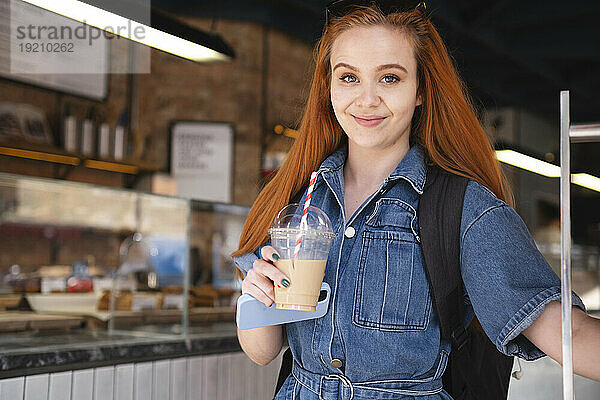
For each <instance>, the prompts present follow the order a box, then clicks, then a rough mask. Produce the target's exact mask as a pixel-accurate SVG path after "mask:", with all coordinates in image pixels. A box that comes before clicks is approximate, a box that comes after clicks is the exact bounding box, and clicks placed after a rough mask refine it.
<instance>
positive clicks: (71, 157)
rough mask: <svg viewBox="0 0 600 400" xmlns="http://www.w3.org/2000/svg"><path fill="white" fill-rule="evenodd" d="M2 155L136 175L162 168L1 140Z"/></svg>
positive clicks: (137, 161)
mask: <svg viewBox="0 0 600 400" xmlns="http://www.w3.org/2000/svg"><path fill="white" fill-rule="evenodd" d="M0 155H4V156H10V157H18V158H25V159H29V160H38V161H46V162H50V163H54V164H62V165H69V166H73V167H75V166H83V167H86V168H92V169H98V170H102V171H110V172H118V173H123V174H129V175H136V174H138V173H140V172H158V171H161V170H162V168H161V167H160V166H158V165H156V164H152V163H148V162H144V161H140V160H115V159H99V158H97V157H89V156H86V155H84V154H80V153H69V152H66V151H64V150H63V149H59V148H57V147H54V146H49V145H44V144H34V143H18V144H15V143H14V142H12V143H6V142H0Z"/></svg>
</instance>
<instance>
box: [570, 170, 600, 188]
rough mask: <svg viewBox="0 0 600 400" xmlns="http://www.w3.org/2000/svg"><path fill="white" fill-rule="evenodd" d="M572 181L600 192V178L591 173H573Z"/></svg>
mask: <svg viewBox="0 0 600 400" xmlns="http://www.w3.org/2000/svg"><path fill="white" fill-rule="evenodd" d="M571 182H573V183H574V184H576V185H579V186H583V187H585V188H588V189H591V190H595V191H597V192H600V178H597V177H595V176H593V175H590V174H572V175H571Z"/></svg>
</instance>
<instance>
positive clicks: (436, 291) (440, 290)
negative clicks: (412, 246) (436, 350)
mask: <svg viewBox="0 0 600 400" xmlns="http://www.w3.org/2000/svg"><path fill="white" fill-rule="evenodd" d="M467 183H468V179H467V178H465V177H462V176H459V175H454V174H450V173H447V172H445V171H442V170H440V169H439V168H438V167H428V170H427V181H426V184H425V188H424V191H423V194H422V195H421V198H420V199H419V207H418V211H417V215H418V219H419V233H420V236H421V247H422V250H423V258H424V264H425V272H426V274H427V279H428V281H429V289H430V292H431V297H432V300H433V307H434V309H435V311H436V314H437V317H438V319H439V321H440V328H441V333H442V337H443V338H445V339H448V340H450V341H452V346H453V350H456V349H457V348H461V347H462V346H463V345H464V344H465V343H466V340H467V338H468V335H467V333H466V330H465V329H464V327H463V321H464V298H463V283H462V277H461V271H460V223H461V218H462V208H463V200H464V196H465V191H466V188H467Z"/></svg>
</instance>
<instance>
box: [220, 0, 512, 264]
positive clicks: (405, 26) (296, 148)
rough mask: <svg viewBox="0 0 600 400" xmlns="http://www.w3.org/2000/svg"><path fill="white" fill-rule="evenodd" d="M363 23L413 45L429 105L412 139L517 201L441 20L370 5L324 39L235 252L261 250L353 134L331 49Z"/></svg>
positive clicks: (446, 164) (336, 24)
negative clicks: (342, 119)
mask: <svg viewBox="0 0 600 400" xmlns="http://www.w3.org/2000/svg"><path fill="white" fill-rule="evenodd" d="M356 26H362V27H365V26H366V27H368V26H387V27H390V28H393V29H398V30H400V31H401V32H402V33H404V34H405V35H406V36H407V38H408V39H409V42H410V43H411V45H412V47H413V51H414V54H415V58H416V61H417V79H418V88H417V94H418V95H420V96H421V99H422V101H423V104H422V105H421V106H419V107H417V109H416V110H415V114H414V116H413V121H412V126H411V133H410V135H411V136H410V140H411V143H412V144H420V145H421V146H423V147H424V148H425V151H426V154H427V156H428V158H429V161H430V162H431V163H433V164H435V165H437V166H439V167H440V168H442V169H444V170H446V171H449V172H452V173H455V174H458V175H462V176H465V177H467V178H470V179H473V180H475V181H477V182H479V183H481V184H483V185H485V186H487V187H488V188H489V189H490V190H491V191H492V192H494V194H496V196H498V198H500V199H502V200H504V201H506V202H507V203H509V204H511V205H512V201H513V200H512V194H511V192H510V188H509V186H508V184H507V181H506V178H505V176H504V174H503V173H502V170H501V169H500V165H499V163H498V161H497V160H496V158H495V155H494V149H493V147H492V144H491V143H490V140H489V139H488V137H487V135H486V133H485V131H484V130H483V128H482V126H481V124H480V123H479V120H478V119H477V117H476V115H475V112H474V109H473V106H472V104H471V101H470V98H469V95H468V94H467V92H466V89H465V86H464V84H463V82H462V80H461V79H460V77H459V76H458V73H457V72H456V69H455V67H454V65H453V63H452V61H451V59H450V57H449V55H448V51H447V50H446V47H445V45H444V43H443V41H442V39H441V38H440V36H439V34H438V33H437V31H436V29H435V28H434V26H433V25H432V24H431V22H430V21H429V20H428V19H426V18H424V17H423V15H422V14H421V12H420V11H417V10H415V11H411V12H403V13H394V14H390V15H384V14H382V13H381V11H379V10H378V9H377V8H376V7H364V8H361V9H359V10H356V11H354V12H352V13H350V14H348V15H346V16H343V17H340V18H337V19H334V20H332V21H331V23H330V24H329V25H328V27H327V28H326V30H325V32H324V33H323V36H322V37H321V39H320V40H319V42H318V43H317V46H316V48H315V52H314V57H315V61H316V68H315V72H314V75H313V80H312V84H311V88H310V93H309V96H308V100H307V103H306V108H305V110H304V115H303V118H302V121H301V123H300V127H299V129H298V137H297V139H296V141H295V142H294V144H293V145H292V148H291V150H290V152H289V154H288V157H287V160H286V161H285V163H284V164H283V165H282V167H281V168H280V169H279V171H278V172H277V174H276V175H275V176H274V177H273V179H272V180H271V181H270V182H269V183H268V184H267V185H266V186H265V187H264V188H263V190H262V191H261V192H260V194H259V195H258V197H257V199H256V201H255V202H254V204H253V205H252V208H251V209H250V213H249V214H248V218H247V219H246V223H245V225H244V229H243V231H242V234H241V237H240V242H239V247H238V250H237V251H235V252H234V253H233V254H232V256H234V257H235V256H238V255H241V254H244V253H250V252H253V251H255V250H256V249H257V248H258V247H259V246H260V245H261V244H262V243H264V242H265V241H266V240H267V230H268V229H269V227H270V225H271V223H272V221H273V219H274V218H275V215H276V214H277V212H279V210H280V209H281V208H283V207H284V206H285V205H286V204H288V203H289V201H290V199H291V198H293V197H294V196H295V195H296V194H297V193H298V192H299V191H300V190H301V189H302V188H303V187H304V186H306V185H307V184H308V180H309V178H310V174H311V172H312V171H315V170H316V169H317V168H318V167H319V165H320V164H321V163H322V162H323V160H325V158H327V156H329V155H330V154H331V153H332V152H333V151H334V150H335V149H336V148H337V147H338V145H339V144H340V142H341V140H342V139H343V137H344V135H345V134H344V132H343V131H342V128H341V126H340V125H339V123H338V122H337V120H336V118H335V115H334V113H333V108H332V105H331V101H330V98H329V96H330V95H329V86H330V82H331V65H330V53H331V47H332V44H333V42H334V41H335V39H336V38H337V37H338V36H339V35H340V34H341V33H342V32H344V31H345V30H347V29H350V28H352V27H356ZM238 272H239V271H238Z"/></svg>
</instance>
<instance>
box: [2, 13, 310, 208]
mask: <svg viewBox="0 0 600 400" xmlns="http://www.w3.org/2000/svg"><path fill="white" fill-rule="evenodd" d="M185 22H186V23H188V24H190V25H193V26H196V27H198V28H200V29H203V30H210V25H211V21H208V20H204V19H198V18H192V19H186V20H185ZM214 28H215V30H216V32H217V33H219V34H220V35H222V36H223V38H224V39H225V41H226V42H228V43H229V44H230V45H231V46H232V47H233V48H234V49H235V52H236V58H235V59H234V60H233V61H231V62H220V63H213V64H199V63H194V62H192V61H188V60H184V59H182V58H179V57H176V56H173V55H170V54H167V53H164V52H161V51H158V50H151V73H150V74H138V75H134V76H133V79H134V81H133V82H129V81H128V75H123V74H112V75H110V76H109V79H108V84H109V89H108V93H109V95H108V98H107V99H106V100H105V101H104V102H95V101H91V100H86V99H82V98H79V97H75V96H70V95H68V94H60V93H57V92H53V91H50V90H45V89H40V88H36V87H34V86H30V85H25V84H21V83H17V82H13V81H10V80H6V79H0V102H4V101H9V102H22V103H28V104H32V105H34V106H37V107H39V108H41V109H42V110H44V111H45V112H46V113H47V117H48V120H49V123H50V127H51V129H52V131H53V134H54V135H55V137H56V141H57V143H58V136H59V132H60V129H61V124H60V120H61V115H63V113H64V110H65V107H66V106H67V104H68V107H69V109H70V111H71V113H72V114H73V115H75V116H77V117H78V118H84V117H85V116H86V115H87V113H88V111H89V109H90V107H95V109H96V110H97V111H98V112H99V113H100V114H101V115H102V118H103V120H104V121H106V122H108V123H109V124H111V125H115V124H116V123H117V122H118V118H119V115H120V114H121V112H122V111H123V110H125V109H126V107H127V104H128V88H130V87H133V88H135V90H134V92H133V93H132V95H133V98H134V102H133V104H134V105H137V110H134V112H133V113H132V115H134V116H135V115H137V116H138V118H137V119H135V118H134V120H133V121H132V127H134V128H136V129H135V130H134V131H133V132H132V140H135V142H136V143H140V144H144V145H143V146H142V147H143V148H139V149H138V152H139V153H140V155H141V159H142V160H143V161H146V162H149V163H151V164H154V165H157V166H159V167H161V168H163V169H166V168H167V162H168V140H169V125H170V123H171V122H172V121H174V120H200V121H220V122H231V123H233V125H234V129H235V138H236V142H235V158H234V179H233V182H234V190H233V202H234V203H238V204H244V205H250V204H251V203H252V201H253V199H254V198H255V197H256V195H257V194H258V191H259V190H260V187H261V185H262V184H263V182H262V179H261V176H260V167H261V156H262V154H263V150H264V149H266V150H270V149H277V150H282V151H286V150H287V149H289V146H290V145H291V140H290V139H287V138H282V137H277V136H275V135H273V133H272V132H273V126H274V125H275V124H284V125H286V126H294V125H295V124H296V123H297V121H298V120H299V118H300V115H301V111H302V107H303V104H304V99H305V97H306V93H307V89H308V87H309V83H310V78H311V75H310V70H311V63H312V48H311V46H309V45H307V44H305V43H302V42H300V41H298V40H296V39H293V38H291V37H288V36H287V35H286V34H285V33H282V32H278V31H273V30H270V29H269V28H266V27H263V26H261V25H257V24H254V23H247V22H236V21H218V22H217V24H216V25H215V27H214ZM111 46H113V48H112V49H111V53H112V54H113V59H112V60H111V62H112V63H113V64H115V63H122V62H123V60H122V59H121V58H117V57H121V56H119V54H123V53H124V51H123V46H125V47H126V46H127V42H126V41H124V40H113V41H111ZM114 47H117V48H116V49H115V48H114ZM125 53H126V51H125ZM130 85H133V86H130ZM136 111H137V112H136ZM0 170H1V171H4V172H13V173H23V174H28V175H37V176H45V177H53V176H60V175H61V173H62V172H64V171H59V172H57V171H56V168H55V166H54V165H52V164H49V163H45V162H33V161H23V160H17V159H13V158H10V157H2V156H0ZM123 178H124V177H123V176H122V175H120V174H116V173H111V172H100V171H92V170H89V169H86V168H83V167H76V168H73V169H72V170H71V171H70V172H69V173H68V175H67V179H70V180H75V181H82V182H90V183H98V184H102V185H107V186H123V185H125V180H124V179H123Z"/></svg>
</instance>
